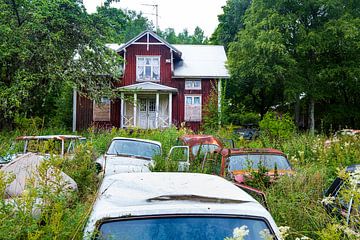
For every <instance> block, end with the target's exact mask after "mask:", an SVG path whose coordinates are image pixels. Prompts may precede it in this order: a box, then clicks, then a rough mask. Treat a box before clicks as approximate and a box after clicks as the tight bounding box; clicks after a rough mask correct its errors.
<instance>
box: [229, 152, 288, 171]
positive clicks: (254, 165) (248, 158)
mask: <svg viewBox="0 0 360 240" xmlns="http://www.w3.org/2000/svg"><path fill="white" fill-rule="evenodd" d="M260 165H263V166H264V167H266V168H267V169H275V166H276V168H277V169H278V170H291V167H290V165H289V162H288V161H287V159H286V158H285V157H284V156H281V155H271V154H267V155H264V154H247V155H235V156H231V157H229V171H236V170H246V169H249V168H251V169H258V167H259V166H260Z"/></svg>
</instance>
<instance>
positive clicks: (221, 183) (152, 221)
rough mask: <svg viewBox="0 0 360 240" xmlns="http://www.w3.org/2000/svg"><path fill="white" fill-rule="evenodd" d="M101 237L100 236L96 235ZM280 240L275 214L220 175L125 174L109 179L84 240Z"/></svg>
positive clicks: (97, 202) (96, 203)
mask: <svg viewBox="0 0 360 240" xmlns="http://www.w3.org/2000/svg"><path fill="white" fill-rule="evenodd" d="M94 235H95V236H94ZM241 236H243V237H244V238H243V239H252V240H257V239H259V240H260V239H261V240H263V239H280V235H279V230H278V228H277V226H276V224H275V222H274V220H273V218H272V217H271V215H270V213H269V212H268V211H267V210H266V209H265V208H264V207H263V206H261V205H260V204H259V203H258V202H257V201H256V200H255V199H253V198H252V197H251V196H250V195H248V194H247V193H246V192H244V191H243V190H241V189H240V188H238V187H236V186H235V185H234V184H232V183H231V182H229V181H227V180H225V179H223V178H221V177H218V176H214V175H207V174H199V173H167V172H157V173H155V172H152V173H123V174H117V175H112V176H107V177H105V178H104V181H103V183H102V185H101V187H100V190H99V196H98V198H97V200H96V202H95V205H94V207H93V211H92V213H91V215H90V218H89V220H88V223H87V226H86V228H85V231H84V239H89V238H92V237H95V238H96V239H128V240H133V239H143V240H150V239H158V240H165V239H172V240H179V239H225V238H228V237H229V238H236V239H242V238H240V237H241Z"/></svg>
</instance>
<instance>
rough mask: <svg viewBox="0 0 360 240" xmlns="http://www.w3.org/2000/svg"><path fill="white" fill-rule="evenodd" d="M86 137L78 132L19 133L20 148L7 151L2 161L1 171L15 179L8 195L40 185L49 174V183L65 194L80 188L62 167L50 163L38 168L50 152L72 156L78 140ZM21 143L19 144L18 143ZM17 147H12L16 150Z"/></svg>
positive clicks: (19, 194) (20, 193)
mask: <svg viewBox="0 0 360 240" xmlns="http://www.w3.org/2000/svg"><path fill="white" fill-rule="evenodd" d="M84 140H85V138H83V137H81V136H76V135H44V136H21V137H17V138H16V141H17V143H18V146H16V147H17V148H21V150H20V151H18V152H14V153H12V154H10V153H9V154H8V156H7V158H6V161H3V162H2V163H1V164H0V171H2V172H3V173H4V174H5V175H7V176H9V177H13V178H14V179H13V180H12V181H11V182H10V183H9V184H8V185H7V186H6V189H5V198H14V197H18V196H21V195H22V194H23V193H24V191H25V190H26V189H27V188H28V187H29V184H30V185H31V186H30V187H35V188H37V187H38V185H39V184H40V182H41V181H42V180H41V179H42V178H44V177H45V178H46V180H47V181H46V183H47V184H49V187H50V188H52V189H54V190H55V188H56V189H58V190H60V191H61V192H63V193H64V194H67V193H69V192H73V191H77V189H78V188H77V183H76V182H75V181H74V180H73V179H72V178H71V177H70V176H68V175H67V174H65V173H64V172H61V171H60V170H59V169H57V168H55V167H53V166H48V168H47V169H46V173H41V172H40V170H39V168H40V167H41V165H43V164H44V161H48V160H49V158H50V157H51V156H57V157H61V158H67V157H70V158H72V157H73V156H74V149H75V147H76V145H77V144H80V142H82V141H84ZM19 144H20V146H19ZM14 150H15V151H16V150H18V149H13V151H14Z"/></svg>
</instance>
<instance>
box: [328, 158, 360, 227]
mask: <svg viewBox="0 0 360 240" xmlns="http://www.w3.org/2000/svg"><path fill="white" fill-rule="evenodd" d="M345 172H346V174H347V176H339V177H337V178H335V179H334V181H333V182H332V183H331V185H330V187H329V188H328V189H327V190H326V192H325V194H324V199H323V201H322V203H323V205H324V207H325V209H326V211H327V212H328V213H329V214H331V215H335V216H337V217H339V218H340V219H345V221H346V224H347V225H354V224H353V223H355V225H356V224H357V227H355V228H357V231H360V229H359V224H360V208H359V206H360V205H359V198H360V187H359V186H360V164H354V165H351V166H348V167H347V168H346V171H345Z"/></svg>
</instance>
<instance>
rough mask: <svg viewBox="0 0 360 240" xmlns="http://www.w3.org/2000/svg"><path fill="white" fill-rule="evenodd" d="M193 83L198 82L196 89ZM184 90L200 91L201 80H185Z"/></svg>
mask: <svg viewBox="0 0 360 240" xmlns="http://www.w3.org/2000/svg"><path fill="white" fill-rule="evenodd" d="M195 82H199V86H198V87H197V86H195ZM189 85H190V86H189ZM185 90H201V79H186V80H185Z"/></svg>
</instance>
